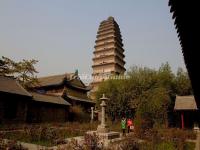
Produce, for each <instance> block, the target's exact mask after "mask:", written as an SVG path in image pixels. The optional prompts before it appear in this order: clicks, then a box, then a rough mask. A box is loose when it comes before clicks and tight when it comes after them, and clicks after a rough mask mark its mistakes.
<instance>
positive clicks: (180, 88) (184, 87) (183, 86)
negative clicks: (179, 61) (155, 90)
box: [175, 68, 192, 95]
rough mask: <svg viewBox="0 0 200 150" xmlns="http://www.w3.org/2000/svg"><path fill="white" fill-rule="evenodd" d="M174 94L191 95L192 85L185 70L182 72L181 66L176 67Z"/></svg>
mask: <svg viewBox="0 0 200 150" xmlns="http://www.w3.org/2000/svg"><path fill="white" fill-rule="evenodd" d="M175 84H176V94H177V95H191V94H192V86H191V83H190V80H189V76H188V74H187V72H184V71H183V69H182V68H178V70H177V73H176V80H175Z"/></svg>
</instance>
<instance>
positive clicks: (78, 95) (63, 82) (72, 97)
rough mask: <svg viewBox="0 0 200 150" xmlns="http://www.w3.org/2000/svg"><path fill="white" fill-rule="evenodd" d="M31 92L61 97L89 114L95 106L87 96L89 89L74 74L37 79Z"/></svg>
mask: <svg viewBox="0 0 200 150" xmlns="http://www.w3.org/2000/svg"><path fill="white" fill-rule="evenodd" d="M32 90H34V91H36V92H37V93H43V94H50V95H56V96H61V97H63V98H64V99H65V100H66V101H67V102H69V103H70V104H71V105H72V106H74V105H80V106H82V108H84V110H85V111H86V112H89V111H90V110H91V107H94V105H95V102H94V101H92V100H90V99H89V98H88V95H87V92H88V91H90V88H89V87H88V86H86V85H85V84H84V83H83V82H82V81H81V79H80V78H79V76H78V74H76V73H66V74H61V75H54V76H47V77H42V78H38V84H37V85H36V86H34V87H33V89H32Z"/></svg>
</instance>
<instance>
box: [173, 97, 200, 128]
mask: <svg viewBox="0 0 200 150" xmlns="http://www.w3.org/2000/svg"><path fill="white" fill-rule="evenodd" d="M174 110H175V112H176V114H177V116H178V118H177V121H178V122H177V125H178V126H179V127H181V128H182V129H183V128H194V127H195V126H199V125H200V112H199V109H198V108H197V105H196V101H195V99H194V96H191V95H190V96H176V100H175V106H174Z"/></svg>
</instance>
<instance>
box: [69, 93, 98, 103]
mask: <svg viewBox="0 0 200 150" xmlns="http://www.w3.org/2000/svg"><path fill="white" fill-rule="evenodd" d="M67 97H68V98H70V99H72V100H75V101H81V102H86V103H93V104H95V102H94V101H92V100H90V99H83V98H79V97H75V96H71V95H67Z"/></svg>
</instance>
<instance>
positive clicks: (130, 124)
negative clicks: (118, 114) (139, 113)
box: [127, 118, 133, 133]
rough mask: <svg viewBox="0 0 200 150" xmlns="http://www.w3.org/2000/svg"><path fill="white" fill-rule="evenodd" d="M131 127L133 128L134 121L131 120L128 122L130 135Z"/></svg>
mask: <svg viewBox="0 0 200 150" xmlns="http://www.w3.org/2000/svg"><path fill="white" fill-rule="evenodd" d="M131 126H133V121H132V120H131V119H130V118H129V119H128V120H127V127H128V133H129V132H130V128H131Z"/></svg>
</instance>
